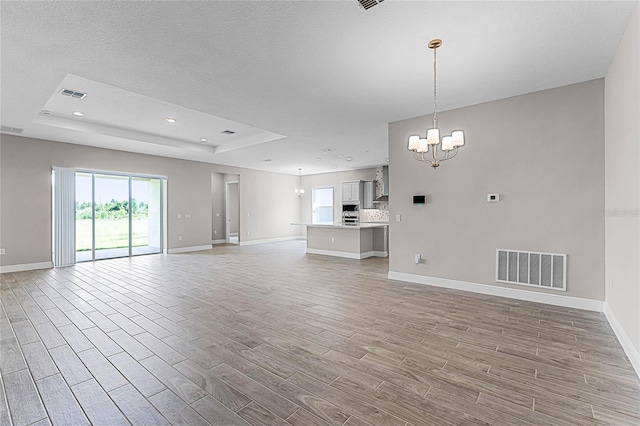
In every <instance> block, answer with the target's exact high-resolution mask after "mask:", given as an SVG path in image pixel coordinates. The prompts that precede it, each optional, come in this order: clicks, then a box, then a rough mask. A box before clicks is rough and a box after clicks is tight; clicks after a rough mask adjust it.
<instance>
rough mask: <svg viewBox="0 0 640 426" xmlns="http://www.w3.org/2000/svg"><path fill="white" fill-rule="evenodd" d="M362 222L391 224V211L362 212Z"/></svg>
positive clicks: (373, 210) (366, 210)
mask: <svg viewBox="0 0 640 426" xmlns="http://www.w3.org/2000/svg"><path fill="white" fill-rule="evenodd" d="M360 222H389V210H381V209H364V210H360Z"/></svg>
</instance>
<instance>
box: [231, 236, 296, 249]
mask: <svg viewBox="0 0 640 426" xmlns="http://www.w3.org/2000/svg"><path fill="white" fill-rule="evenodd" d="M293 240H306V238H305V237H302V236H299V235H295V236H293V237H278V238H266V239H264V240H251V241H240V245H241V246H252V245H254V244H265V243H279V242H281V241H293Z"/></svg>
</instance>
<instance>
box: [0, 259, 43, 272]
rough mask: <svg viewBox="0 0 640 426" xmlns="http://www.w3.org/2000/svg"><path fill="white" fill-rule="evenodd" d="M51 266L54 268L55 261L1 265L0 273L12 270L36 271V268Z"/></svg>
mask: <svg viewBox="0 0 640 426" xmlns="http://www.w3.org/2000/svg"><path fill="white" fill-rule="evenodd" d="M50 268H53V262H37V263H24V264H22V265H4V266H0V273H2V274H6V273H10V272H22V271H35V270H36V269H50Z"/></svg>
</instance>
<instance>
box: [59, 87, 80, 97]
mask: <svg viewBox="0 0 640 426" xmlns="http://www.w3.org/2000/svg"><path fill="white" fill-rule="evenodd" d="M60 94H61V95H64V96H71V97H72V98H76V99H84V98H85V96H87V94H86V93H82V92H76V91H74V90H69V89H62V90H61V91H60Z"/></svg>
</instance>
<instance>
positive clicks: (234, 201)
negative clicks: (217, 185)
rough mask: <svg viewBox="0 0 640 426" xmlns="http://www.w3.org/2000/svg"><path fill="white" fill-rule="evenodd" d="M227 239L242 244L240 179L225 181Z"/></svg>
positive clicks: (232, 242) (229, 241) (231, 242)
mask: <svg viewBox="0 0 640 426" xmlns="http://www.w3.org/2000/svg"><path fill="white" fill-rule="evenodd" d="M225 218H226V230H225V232H226V239H227V243H229V244H240V191H239V187H238V181H228V182H225Z"/></svg>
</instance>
